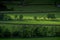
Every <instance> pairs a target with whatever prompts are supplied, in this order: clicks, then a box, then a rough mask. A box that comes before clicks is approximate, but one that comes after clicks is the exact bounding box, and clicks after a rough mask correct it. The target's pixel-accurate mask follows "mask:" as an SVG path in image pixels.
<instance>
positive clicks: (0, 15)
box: [0, 13, 4, 21]
mask: <svg viewBox="0 0 60 40" xmlns="http://www.w3.org/2000/svg"><path fill="white" fill-rule="evenodd" d="M3 19H4V13H0V20H1V21H2V20H3Z"/></svg>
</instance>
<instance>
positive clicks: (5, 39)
mask: <svg viewBox="0 0 60 40" xmlns="http://www.w3.org/2000/svg"><path fill="white" fill-rule="evenodd" d="M0 40H60V37H45V38H0Z"/></svg>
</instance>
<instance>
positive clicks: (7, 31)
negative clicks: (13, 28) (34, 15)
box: [3, 29, 11, 38]
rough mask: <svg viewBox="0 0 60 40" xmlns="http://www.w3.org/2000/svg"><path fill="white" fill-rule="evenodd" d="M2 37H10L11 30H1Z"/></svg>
mask: <svg viewBox="0 0 60 40" xmlns="http://www.w3.org/2000/svg"><path fill="white" fill-rule="evenodd" d="M3 37H7V38H8V37H11V32H10V31H9V30H8V29H6V30H5V31H4V32H3Z"/></svg>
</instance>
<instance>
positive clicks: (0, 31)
mask: <svg viewBox="0 0 60 40" xmlns="http://www.w3.org/2000/svg"><path fill="white" fill-rule="evenodd" d="M2 32H3V29H2V27H1V26H0V37H2Z"/></svg>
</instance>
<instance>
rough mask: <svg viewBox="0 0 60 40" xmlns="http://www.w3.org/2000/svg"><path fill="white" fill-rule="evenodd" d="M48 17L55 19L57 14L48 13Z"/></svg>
mask: <svg viewBox="0 0 60 40" xmlns="http://www.w3.org/2000/svg"><path fill="white" fill-rule="evenodd" d="M47 18H48V19H52V20H53V19H54V20H55V19H56V17H55V14H48V15H47Z"/></svg>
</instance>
